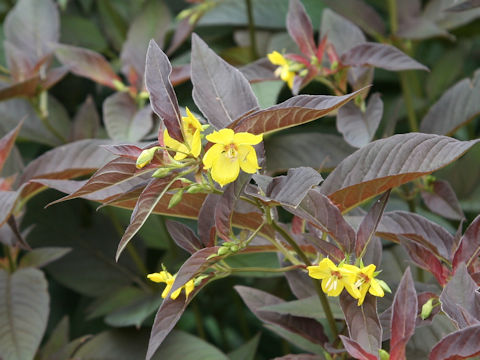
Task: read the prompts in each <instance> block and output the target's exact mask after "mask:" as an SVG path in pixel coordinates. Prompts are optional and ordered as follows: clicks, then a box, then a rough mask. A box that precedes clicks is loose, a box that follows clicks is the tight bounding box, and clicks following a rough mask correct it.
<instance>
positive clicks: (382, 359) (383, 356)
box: [378, 349, 390, 360]
mask: <svg viewBox="0 0 480 360" xmlns="http://www.w3.org/2000/svg"><path fill="white" fill-rule="evenodd" d="M378 355H380V360H389V359H390V354H389V353H388V352H387V351H385V350H383V349H380V350H378Z"/></svg>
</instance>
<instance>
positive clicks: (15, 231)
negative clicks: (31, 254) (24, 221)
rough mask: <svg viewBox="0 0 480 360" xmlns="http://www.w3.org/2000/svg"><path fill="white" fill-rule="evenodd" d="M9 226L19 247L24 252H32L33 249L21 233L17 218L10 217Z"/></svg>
mask: <svg viewBox="0 0 480 360" xmlns="http://www.w3.org/2000/svg"><path fill="white" fill-rule="evenodd" d="M7 225H8V226H9V227H10V230H12V233H13V235H14V236H15V239H16V242H17V245H18V246H19V247H20V248H21V249H24V250H31V249H32V248H31V247H30V245H28V243H27V242H26V240H25V239H24V238H23V235H22V233H21V232H20V230H19V228H18V225H17V221H16V220H15V216H13V215H10V217H9V218H8V220H7Z"/></svg>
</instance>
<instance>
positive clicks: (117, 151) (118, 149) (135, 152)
mask: <svg viewBox="0 0 480 360" xmlns="http://www.w3.org/2000/svg"><path fill="white" fill-rule="evenodd" d="M102 148H104V149H105V150H107V151H109V152H111V153H112V154H113V155H116V156H121V157H125V158H129V159H133V160H137V158H138V156H139V155H140V154H141V153H142V151H143V149H141V148H139V147H138V146H135V145H102Z"/></svg>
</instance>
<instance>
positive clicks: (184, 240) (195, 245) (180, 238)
mask: <svg viewBox="0 0 480 360" xmlns="http://www.w3.org/2000/svg"><path fill="white" fill-rule="evenodd" d="M165 225H166V227H167V230H168V233H169V234H170V236H171V237H172V239H173V241H175V243H176V244H177V245H178V246H180V247H181V248H182V249H184V250H185V251H188V252H189V253H190V254H193V253H195V252H196V251H198V250H200V249H201V248H203V244H202V243H201V241H200V239H199V238H198V237H197V236H196V235H195V233H194V232H193V230H192V229H190V228H189V227H188V226H187V225H185V224H182V223H180V222H178V221H173V220H167V221H165Z"/></svg>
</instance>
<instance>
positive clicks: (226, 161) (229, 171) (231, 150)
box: [203, 129, 263, 186]
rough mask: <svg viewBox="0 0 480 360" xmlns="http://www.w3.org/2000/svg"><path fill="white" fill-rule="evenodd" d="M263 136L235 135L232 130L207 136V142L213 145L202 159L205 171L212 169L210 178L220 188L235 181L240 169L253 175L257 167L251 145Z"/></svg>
mask: <svg viewBox="0 0 480 360" xmlns="http://www.w3.org/2000/svg"><path fill="white" fill-rule="evenodd" d="M262 139H263V135H253V134H250V133H247V132H240V133H236V134H235V132H234V131H233V130H232V129H222V130H220V131H214V132H213V133H211V134H209V135H207V140H208V141H210V142H212V143H214V145H213V146H212V147H211V148H210V149H208V151H207V153H206V154H205V156H204V157H203V166H204V168H205V169H206V170H208V169H212V170H211V171H212V178H213V180H215V181H216V182H217V183H219V184H220V185H221V186H224V185H226V184H228V183H231V182H233V181H235V179H236V178H237V177H238V174H239V173H240V169H242V170H243V171H245V172H246V173H249V174H254V173H255V172H256V171H257V170H258V169H260V167H259V166H258V160H257V154H256V152H255V149H254V147H253V146H252V145H257V144H258V143H260V142H261V141H262Z"/></svg>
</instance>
